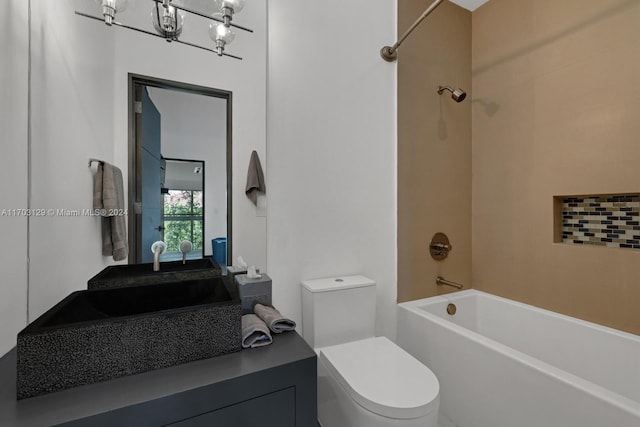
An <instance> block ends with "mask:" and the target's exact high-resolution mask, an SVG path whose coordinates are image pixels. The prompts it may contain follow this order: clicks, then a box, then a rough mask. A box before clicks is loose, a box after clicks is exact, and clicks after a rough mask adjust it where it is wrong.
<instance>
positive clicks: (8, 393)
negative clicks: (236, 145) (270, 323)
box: [0, 332, 316, 427]
mask: <svg viewBox="0 0 640 427" xmlns="http://www.w3.org/2000/svg"><path fill="white" fill-rule="evenodd" d="M273 338H274V340H273V344H271V345H269V346H266V347H260V348H256V349H246V350H242V351H239V352H237V353H231V354H227V355H223V356H219V357H215V358H210V359H205V360H199V361H195V362H191V363H187V364H183V365H178V366H173V367H171V368H166V369H161V370H156V371H151V372H145V373H142V374H138V375H132V376H128V377H123V378H118V379H115V380H111V381H106V382H101V383H95V384H90V385H86V386H80V387H76V388H72V389H68V390H64V391H59V392H56V393H50V394H46V395H42V396H38V397H33V398H29V399H24V400H20V401H18V400H16V351H15V349H13V350H11V351H10V352H9V353H7V354H6V355H5V356H3V357H2V358H0V425H1V426H3V427H13V426H15V427H41V426H51V425H64V426H69V427H71V426H84V425H92V426H100V425H105V426H106V425H120V426H125V425H132V426H133V425H135V426H136V427H144V426H164V425H168V424H171V423H175V422H179V421H181V420H185V419H189V418H191V417H193V416H194V415H197V414H204V413H210V412H211V411H215V410H217V409H218V408H224V407H229V406H232V405H234V404H235V403H236V402H240V401H245V402H246V401H248V400H251V399H254V398H259V397H261V396H264V395H267V394H269V393H272V392H273V391H274V390H276V391H277V390H283V389H287V390H292V393H294V394H295V402H296V405H299V404H300V403H302V404H303V405H305V406H304V407H302V408H301V407H299V406H296V411H295V418H296V420H295V424H294V425H296V426H298V425H299V426H305V425H315V421H314V422H313V423H312V424H311V422H310V420H312V419H315V415H316V411H315V400H316V394H315V393H316V391H315V388H316V384H315V381H316V380H315V376H316V354H315V352H314V351H313V350H312V349H311V348H310V347H309V346H308V345H307V343H306V342H305V341H304V340H303V339H302V338H301V337H300V336H299V335H298V334H297V333H296V332H289V333H284V334H278V335H275V336H274V337H273ZM301 373H303V374H301ZM234 396H235V397H234ZM299 412H300V413H299ZM301 416H302V417H301ZM88 417H90V418H88Z"/></svg>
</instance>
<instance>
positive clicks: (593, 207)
mask: <svg viewBox="0 0 640 427" xmlns="http://www.w3.org/2000/svg"><path fill="white" fill-rule="evenodd" d="M555 213H556V239H555V240H556V242H562V243H569V244H578V245H597V246H607V247H612V248H628V249H640V194H622V195H620V194H619V195H606V196H603V195H599V196H561V197H556V198H555ZM560 219H561V220H562V221H560ZM560 224H561V227H558V225H560Z"/></svg>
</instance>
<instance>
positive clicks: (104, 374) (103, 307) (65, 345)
mask: <svg viewBox="0 0 640 427" xmlns="http://www.w3.org/2000/svg"><path fill="white" fill-rule="evenodd" d="M241 341H242V337H241V307H240V301H239V300H238V299H237V297H235V296H234V297H232V296H231V295H230V294H229V292H228V291H227V288H226V287H225V284H224V281H223V279H222V278H220V277H217V278H213V279H199V280H190V281H184V282H179V283H167V284H158V285H156V286H131V287H125V288H112V289H96V290H85V291H77V292H73V293H72V294H70V295H69V296H67V297H66V298H65V299H64V300H62V301H61V302H59V303H58V304H56V305H55V306H54V307H53V308H51V309H50V310H49V311H47V312H46V313H45V314H43V315H42V316H40V317H39V318H38V319H36V320H35V321H34V322H32V323H31V324H29V326H27V327H26V328H25V329H24V330H22V331H21V332H20V333H19V334H18V340H17V354H18V364H17V368H18V372H17V392H18V399H23V398H26V397H32V396H37V395H40V394H44V393H49V392H52V391H57V390H62V389H66V388H70V387H75V386H78V385H83V384H90V383H95V382H99V381H105V380H109V379H113V378H117V377H121V376H125V375H132V374H137V373H140V372H145V371H150V370H154V369H160V368H165V367H169V366H173V365H178V364H181V363H186V362H190V361H194V360H199V359H205V358H209V357H214V356H219V355H222V354H226V353H230V352H234V351H238V350H240V349H241Z"/></svg>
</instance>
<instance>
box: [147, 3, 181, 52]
mask: <svg viewBox="0 0 640 427" xmlns="http://www.w3.org/2000/svg"><path fill="white" fill-rule="evenodd" d="M151 22H152V23H153V28H155V29H156V31H157V32H158V34H160V35H161V36H162V37H164V38H165V39H166V40H167V41H168V42H171V41H174V40H178V37H179V36H180V34H182V26H183V24H184V12H183V11H181V10H177V9H176V8H175V7H174V6H173V5H171V2H169V1H167V2H164V3H156V4H155V5H154V6H153V8H152V9H151Z"/></svg>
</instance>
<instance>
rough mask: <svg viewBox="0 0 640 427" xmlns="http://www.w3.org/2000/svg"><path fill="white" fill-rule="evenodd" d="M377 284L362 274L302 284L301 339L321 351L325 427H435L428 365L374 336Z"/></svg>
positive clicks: (435, 393)
mask: <svg viewBox="0 0 640 427" xmlns="http://www.w3.org/2000/svg"><path fill="white" fill-rule="evenodd" d="M375 317H376V283H375V282H374V281H373V280H371V279H369V278H367V277H364V276H343V277H332V278H324V279H314V280H306V281H304V282H302V336H303V338H304V339H305V340H306V341H307V343H308V344H309V345H310V346H311V347H313V349H314V350H315V351H316V353H317V354H318V418H319V422H320V424H321V425H322V427H389V426H393V427H438V405H439V403H440V385H439V383H438V379H437V378H436V376H435V375H434V374H433V372H431V370H430V369H429V368H427V367H426V366H425V365H423V364H422V363H420V362H419V361H418V360H417V359H415V358H414V357H413V356H411V355H410V354H409V353H407V352H406V351H404V350H403V349H401V348H400V347H398V346H397V345H396V344H394V343H393V342H391V341H390V340H389V339H387V338H385V337H376V336H375V334H374V329H375V320H376V319H375Z"/></svg>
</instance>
